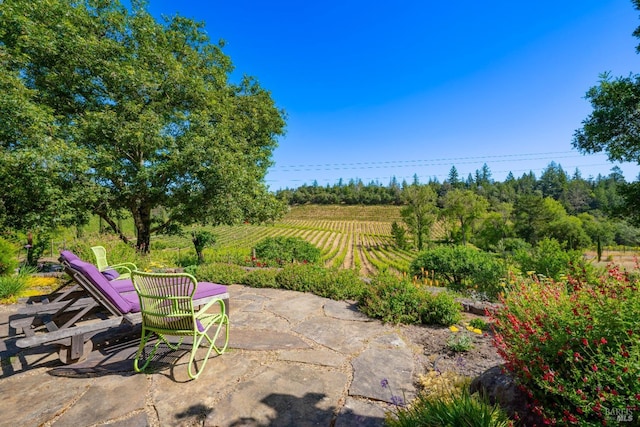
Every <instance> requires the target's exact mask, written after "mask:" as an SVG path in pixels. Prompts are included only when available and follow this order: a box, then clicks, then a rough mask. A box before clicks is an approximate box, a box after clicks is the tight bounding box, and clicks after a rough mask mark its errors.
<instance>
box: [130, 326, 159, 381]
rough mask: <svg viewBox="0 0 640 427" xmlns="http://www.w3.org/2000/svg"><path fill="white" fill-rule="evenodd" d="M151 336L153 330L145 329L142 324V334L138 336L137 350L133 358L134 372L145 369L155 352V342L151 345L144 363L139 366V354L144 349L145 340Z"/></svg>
mask: <svg viewBox="0 0 640 427" xmlns="http://www.w3.org/2000/svg"><path fill="white" fill-rule="evenodd" d="M151 336H153V332H151V331H147V330H146V329H145V328H144V326H143V327H142V336H141V337H140V345H139V346H138V351H137V352H136V357H135V359H133V370H134V371H136V372H142V371H144V370H145V369H147V366H149V362H150V361H151V359H152V358H153V355H154V354H155V353H156V350H157V348H158V347H157V344H156V345H155V346H153V350H151V354H150V355H149V356H147V360H146V361H145V363H144V365H142V367H139V366H138V365H139V362H140V356H142V352H143V350H144V348H145V347H146V345H147V342H149V338H151Z"/></svg>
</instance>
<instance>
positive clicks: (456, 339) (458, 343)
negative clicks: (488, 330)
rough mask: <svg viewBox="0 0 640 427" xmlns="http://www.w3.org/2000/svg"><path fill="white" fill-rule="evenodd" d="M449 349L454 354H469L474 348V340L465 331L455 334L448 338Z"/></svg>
mask: <svg viewBox="0 0 640 427" xmlns="http://www.w3.org/2000/svg"><path fill="white" fill-rule="evenodd" d="M447 348H448V349H449V350H451V351H453V352H454V353H464V352H467V351H469V350H471V349H472V348H473V339H472V338H471V336H470V335H469V334H468V333H466V332H464V331H461V332H459V333H453V334H451V335H449V338H447Z"/></svg>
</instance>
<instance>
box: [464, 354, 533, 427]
mask: <svg viewBox="0 0 640 427" xmlns="http://www.w3.org/2000/svg"><path fill="white" fill-rule="evenodd" d="M469 389H470V392H471V393H472V394H473V393H475V392H480V394H481V395H483V396H486V397H487V398H488V399H489V402H490V403H491V404H496V403H497V404H498V405H500V407H501V408H502V409H503V410H504V411H505V412H506V413H507V414H508V415H509V417H511V418H512V419H515V418H519V419H520V420H521V422H522V424H523V425H526V426H535V425H538V426H542V425H544V422H543V420H542V418H541V417H539V416H538V415H536V414H534V413H532V412H531V410H530V408H531V403H530V402H531V400H530V399H529V398H528V396H527V395H526V393H525V392H524V391H522V390H520V388H519V387H518V384H517V382H516V380H515V379H514V378H513V377H512V376H511V375H510V374H509V372H508V371H507V370H506V368H504V365H499V366H494V367H493V368H490V369H488V370H486V371H485V372H484V373H482V374H481V375H480V376H478V377H476V378H474V380H473V381H471V384H470V386H469ZM516 414H517V415H516Z"/></svg>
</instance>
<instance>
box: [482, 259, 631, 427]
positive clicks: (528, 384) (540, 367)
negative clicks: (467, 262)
mask: <svg viewBox="0 0 640 427" xmlns="http://www.w3.org/2000/svg"><path fill="white" fill-rule="evenodd" d="M639 288H640V286H639V284H638V280H637V279H636V278H632V276H630V275H628V274H626V273H623V272H621V271H620V270H619V269H618V268H617V267H612V268H610V269H609V271H608V272H607V273H606V274H605V275H603V276H602V277H600V278H599V279H598V280H597V281H595V283H585V282H582V281H580V280H577V279H568V280H567V281H566V283H563V282H553V281H548V282H546V281H545V282H535V281H524V280H523V281H521V282H520V283H519V284H518V285H516V287H515V288H514V289H513V290H512V291H511V292H509V293H508V294H507V295H506V296H505V297H503V298H502V299H501V302H502V304H503V306H502V308H500V309H497V310H496V311H495V312H494V313H492V318H493V321H494V327H495V330H496V335H495V340H494V344H495V346H496V348H497V349H498V352H499V353H500V355H501V356H502V357H503V358H504V360H505V362H506V366H507V369H509V370H510V371H511V373H512V374H513V375H514V376H515V377H516V378H517V379H518V381H519V383H520V385H521V387H522V388H523V390H525V392H526V393H527V394H528V395H529V397H530V398H531V399H532V401H533V402H534V407H533V408H532V410H533V411H534V412H535V413H537V414H539V415H542V416H543V418H544V419H545V422H546V423H548V424H550V425H572V424H575V425H580V426H596V425H597V426H600V425H618V422H620V421H633V422H638V421H639V417H640V412H639V408H640V293H639V290H640V289H639ZM629 425H631V424H629Z"/></svg>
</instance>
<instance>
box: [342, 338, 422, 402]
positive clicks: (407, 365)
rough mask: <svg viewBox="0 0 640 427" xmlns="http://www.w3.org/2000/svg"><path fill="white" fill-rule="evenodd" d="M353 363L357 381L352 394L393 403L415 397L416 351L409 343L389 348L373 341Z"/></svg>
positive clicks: (352, 387)
mask: <svg viewBox="0 0 640 427" xmlns="http://www.w3.org/2000/svg"><path fill="white" fill-rule="evenodd" d="M398 339H400V338H398ZM351 364H352V366H353V381H352V383H351V386H350V387H349V395H350V396H361V397H366V398H369V399H374V400H381V401H385V402H389V403H393V402H394V400H395V401H396V402H397V401H398V399H402V400H403V401H404V402H408V401H410V400H411V399H413V398H414V397H415V387H414V385H413V371H414V367H413V365H414V361H413V352H412V351H411V350H410V349H408V348H407V347H406V346H402V347H395V348H385V347H384V346H380V345H379V343H378V344H376V343H373V344H371V345H370V346H369V347H367V349H366V350H364V351H363V352H362V353H361V354H360V355H358V356H357V357H356V358H354V359H353V360H352V362H351ZM383 381H384V382H385V384H383Z"/></svg>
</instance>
